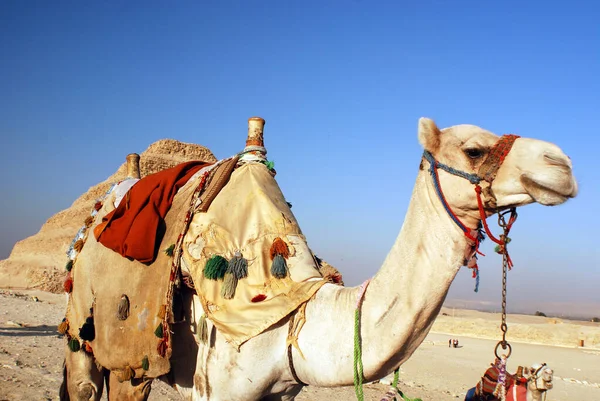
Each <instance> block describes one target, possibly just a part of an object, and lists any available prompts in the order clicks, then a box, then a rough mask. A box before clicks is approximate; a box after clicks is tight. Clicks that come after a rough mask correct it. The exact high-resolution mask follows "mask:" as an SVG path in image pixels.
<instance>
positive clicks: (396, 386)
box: [392, 366, 400, 392]
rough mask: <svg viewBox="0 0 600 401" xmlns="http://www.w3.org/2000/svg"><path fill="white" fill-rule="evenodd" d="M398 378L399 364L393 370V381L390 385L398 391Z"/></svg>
mask: <svg viewBox="0 0 600 401" xmlns="http://www.w3.org/2000/svg"><path fill="white" fill-rule="evenodd" d="M398 379H400V366H398V367H397V368H396V370H394V381H393V382H392V387H393V388H395V389H396V390H398V392H400V389H399V388H398Z"/></svg>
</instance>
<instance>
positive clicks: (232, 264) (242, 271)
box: [227, 252, 248, 280]
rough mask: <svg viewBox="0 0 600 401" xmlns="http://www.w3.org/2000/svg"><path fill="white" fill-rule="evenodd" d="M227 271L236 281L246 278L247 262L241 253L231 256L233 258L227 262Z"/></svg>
mask: <svg viewBox="0 0 600 401" xmlns="http://www.w3.org/2000/svg"><path fill="white" fill-rule="evenodd" d="M227 271H228V272H231V273H232V274H233V276H234V277H235V278H236V279H237V280H240V279H242V278H246V277H248V261H247V260H246V259H244V257H243V255H242V253H241V252H236V253H235V254H234V255H233V258H231V260H230V261H229V267H228V268H227Z"/></svg>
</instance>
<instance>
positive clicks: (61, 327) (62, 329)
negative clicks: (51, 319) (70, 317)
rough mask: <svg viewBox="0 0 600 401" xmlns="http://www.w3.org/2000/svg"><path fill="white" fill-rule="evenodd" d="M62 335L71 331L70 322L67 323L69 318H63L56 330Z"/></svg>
mask: <svg viewBox="0 0 600 401" xmlns="http://www.w3.org/2000/svg"><path fill="white" fill-rule="evenodd" d="M56 330H57V331H58V332H59V333H60V334H65V333H66V332H67V330H69V322H67V318H66V317H65V318H63V320H62V322H60V324H59V325H58V327H57V329H56Z"/></svg>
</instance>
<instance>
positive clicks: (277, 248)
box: [271, 237, 290, 260]
mask: <svg viewBox="0 0 600 401" xmlns="http://www.w3.org/2000/svg"><path fill="white" fill-rule="evenodd" d="M275 255H281V256H283V257H284V258H285V259H287V258H288V257H289V256H290V250H289V249H288V246H287V244H286V243H285V242H284V241H283V240H282V239H281V238H279V237H277V238H275V240H274V241H273V245H271V260H273V258H274V257H275Z"/></svg>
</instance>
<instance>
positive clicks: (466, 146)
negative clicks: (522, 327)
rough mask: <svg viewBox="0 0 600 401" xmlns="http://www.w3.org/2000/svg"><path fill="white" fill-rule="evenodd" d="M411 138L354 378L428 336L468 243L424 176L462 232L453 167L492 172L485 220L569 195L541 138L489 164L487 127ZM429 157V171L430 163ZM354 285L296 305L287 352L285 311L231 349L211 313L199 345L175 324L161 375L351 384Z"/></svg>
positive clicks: (380, 369) (428, 123)
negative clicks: (393, 227) (410, 159)
mask: <svg viewBox="0 0 600 401" xmlns="http://www.w3.org/2000/svg"><path fill="white" fill-rule="evenodd" d="M418 138H419V141H420V143H421V145H422V146H423V148H424V149H425V151H426V156H427V157H423V158H422V159H421V161H420V166H418V174H417V179H416V183H415V186H414V189H413V193H412V198H411V202H410V205H409V207H408V211H407V213H406V216H405V220H404V223H403V225H402V229H401V230H400V234H399V235H398V237H397V239H396V241H395V243H394V245H393V246H392V249H391V250H390V252H389V254H388V256H387V258H386V259H385V261H384V263H383V265H382V266H381V268H380V269H379V271H378V272H377V273H376V274H375V276H374V277H373V278H372V279H371V280H370V282H369V284H368V286H367V287H366V291H365V292H364V295H362V307H361V329H360V336H361V339H362V361H363V366H364V379H365V381H373V380H376V379H380V378H382V377H384V376H386V375H388V374H389V373H390V372H392V371H393V370H394V369H395V368H396V367H398V366H399V365H401V364H402V363H403V362H405V361H406V360H407V359H408V358H410V356H411V355H412V354H413V352H414V351H415V350H416V349H417V347H418V346H419V345H420V344H421V342H422V341H423V340H424V338H425V336H426V335H427V333H428V332H429V330H430V328H431V326H432V324H433V322H434V320H435V318H436V316H437V315H438V313H439V311H440V308H441V307H442V304H443V302H444V299H445V297H446V294H447V293H448V289H449V287H450V284H451V283H452V280H453V279H454V277H455V276H456V274H457V272H458V271H459V269H460V268H461V266H464V265H465V264H466V263H467V262H468V260H469V259H470V258H471V256H472V255H473V253H474V251H475V249H474V246H473V245H474V243H473V241H472V240H470V239H469V238H467V236H466V235H465V232H464V231H463V229H461V228H460V227H459V226H458V225H457V224H456V223H455V221H453V219H452V218H451V216H450V215H449V213H448V212H447V211H446V209H445V208H444V206H443V204H442V201H441V200H440V197H439V196H438V193H437V192H436V188H435V185H434V177H436V176H437V177H439V186H440V187H441V189H442V191H443V194H444V195H445V200H446V202H447V205H448V207H449V209H450V210H451V211H452V212H453V214H454V215H455V217H456V218H457V219H458V220H459V221H460V222H461V223H462V224H463V225H464V227H466V228H467V234H470V235H471V234H473V233H474V232H473V231H470V229H475V228H477V227H479V224H480V221H481V215H480V211H479V208H478V200H477V195H476V192H475V190H474V184H473V183H471V182H470V181H469V180H468V179H465V177H464V176H460V175H456V174H454V173H456V171H462V172H465V173H467V174H468V175H466V177H467V178H473V177H474V176H475V175H476V174H477V173H478V172H479V173H481V171H482V168H481V166H482V165H484V167H483V169H484V170H485V169H487V171H488V172H490V171H491V174H492V175H495V179H493V183H492V185H491V190H486V189H485V183H483V182H482V186H483V187H484V191H483V196H484V204H485V205H486V206H484V213H485V215H486V216H490V215H492V214H494V213H496V212H497V211H498V210H506V209H508V208H511V207H520V206H524V205H527V204H530V203H534V202H537V203H540V204H542V205H547V206H553V205H558V204H561V203H563V202H565V201H567V200H568V199H569V198H573V197H575V196H576V194H577V183H576V181H575V179H574V176H573V173H572V164H571V160H570V159H569V158H568V157H567V156H566V155H565V154H564V153H563V152H562V150H561V149H560V148H559V147H557V146H556V145H554V144H552V143H548V142H544V141H541V140H536V139H528V138H518V139H516V140H515V138H514V137H513V138H512V140H514V143H512V149H510V147H509V149H510V152H509V153H508V155H505V156H506V157H502V158H501V159H499V160H498V161H497V163H492V166H491V167H492V168H491V170H490V169H488V168H489V167H490V161H489V160H488V161H487V162H486V159H488V155H489V154H490V153H493V152H492V149H493V148H494V145H495V144H497V143H498V142H499V140H500V138H499V137H498V136H496V135H494V134H493V133H491V132H489V131H486V130H484V129H482V128H480V127H477V126H473V125H457V126H453V127H450V128H446V129H441V130H440V129H438V127H437V126H436V124H435V123H434V122H433V121H432V120H430V119H427V118H421V119H420V120H419V125H418ZM512 140H511V141H510V142H512ZM432 160H435V163H436V166H437V167H439V168H437V169H430V166H431V163H432ZM500 163H501V166H500ZM448 166H449V167H450V168H446V167H448ZM498 167H499V169H498V170H496V168H498ZM415 168H416V169H417V166H416V165H415ZM444 168H446V169H444ZM432 171H433V172H434V173H435V174H433V175H432V174H431V172H432ZM449 171H450V172H449ZM492 178H493V177H492ZM492 196H493V197H494V199H491V197H492ZM494 204H495V205H494ZM367 213H368V212H367ZM107 252H111V251H109V250H107ZM341 270H342V271H343V269H341ZM363 289H364V286H363V287H353V288H347V287H341V286H338V285H333V284H325V285H324V286H323V287H321V289H320V290H319V291H318V292H317V293H316V294H315V296H314V297H313V298H312V299H311V300H310V301H309V302H308V303H307V304H306V309H305V318H306V321H305V323H304V326H303V327H302V329H301V331H300V332H299V335H298V348H299V349H300V350H301V352H302V354H301V353H300V352H298V349H297V348H295V347H292V348H291V354H289V355H288V347H287V345H288V344H287V343H286V340H287V338H288V325H289V324H288V323H289V320H290V317H286V318H284V319H283V320H281V321H280V322H279V323H277V324H275V325H273V326H272V327H270V328H269V329H268V330H266V331H265V332H263V333H261V334H260V335H258V336H256V337H253V338H251V339H250V340H248V341H247V342H245V343H244V344H243V345H242V346H241V347H240V349H239V350H237V349H236V348H235V347H232V346H231V345H230V344H229V343H227V342H226V339H225V338H224V337H223V335H222V334H221V333H220V332H219V331H217V330H216V329H215V328H214V326H213V325H212V324H211V323H210V321H209V322H208V329H209V340H208V342H207V343H206V344H205V343H202V342H197V341H196V338H195V336H194V334H192V331H191V330H190V327H189V326H188V325H185V324H180V325H175V326H174V328H173V330H174V336H173V339H174V340H173V347H174V348H173V356H172V358H171V365H172V371H171V372H170V374H169V375H168V377H167V378H165V380H167V381H169V382H170V383H171V384H173V385H174V387H175V388H176V389H177V390H178V391H179V392H180V394H181V395H182V396H183V397H184V399H192V400H293V399H294V398H295V397H296V395H297V394H298V393H299V392H300V391H301V389H302V387H303V386H305V385H310V386H320V387H331V386H344V385H351V384H352V383H353V378H354V372H353V363H354V336H353V328H354V324H355V309H356V302H357V299H359V297H360V294H361V290H363ZM188 296H189V298H188V300H187V302H188V304H187V312H188V314H190V320H192V321H197V320H198V319H199V318H200V314H201V313H202V312H201V311H202V307H201V305H200V302H199V300H198V298H197V297H196V296H192V295H191V294H188ZM194 314H195V316H191V315H194ZM66 366H67V370H66V376H65V379H67V377H68V383H67V386H66V387H67V389H68V390H69V393H70V394H71V398H72V399H86V400H87V399H99V397H100V394H101V392H102V372H101V371H98V370H97V368H96V367H95V366H94V364H93V362H92V361H91V359H90V358H89V357H87V356H86V355H85V353H83V352H81V353H72V352H69V351H67V358H66ZM110 383H111V389H110V392H109V399H110V400H113V399H132V400H133V399H145V397H146V395H147V393H148V391H149V383H147V382H144V381H138V382H135V381H133V382H124V383H117V382H116V381H113V379H112V375H111V379H110ZM127 386H131V388H128V387H127ZM140 389H141V390H140ZM136 391H138V393H137V395H131V394H133V393H135V392H136ZM118 393H119V394H121V395H117V394H118ZM124 394H127V395H124ZM80 396H83V397H82V398H78V397H80Z"/></svg>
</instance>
